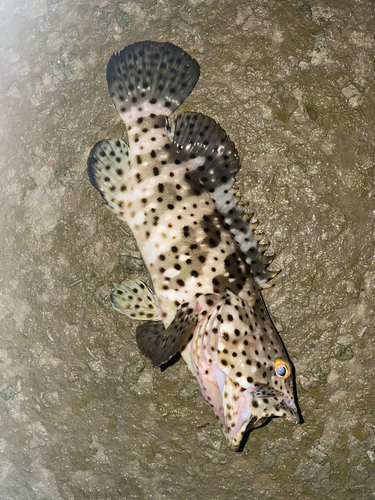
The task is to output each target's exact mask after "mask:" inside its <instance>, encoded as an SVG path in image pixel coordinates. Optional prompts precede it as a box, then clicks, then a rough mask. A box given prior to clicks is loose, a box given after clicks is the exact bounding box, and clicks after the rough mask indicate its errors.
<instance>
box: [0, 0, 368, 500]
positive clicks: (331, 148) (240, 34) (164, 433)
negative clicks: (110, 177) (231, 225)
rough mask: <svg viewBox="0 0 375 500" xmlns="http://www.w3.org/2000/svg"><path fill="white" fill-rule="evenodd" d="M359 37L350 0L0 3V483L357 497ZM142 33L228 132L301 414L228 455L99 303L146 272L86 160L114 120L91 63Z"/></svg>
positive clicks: (122, 492) (360, 385) (25, 487)
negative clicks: (264, 247)
mask: <svg viewBox="0 0 375 500" xmlns="http://www.w3.org/2000/svg"><path fill="white" fill-rule="evenodd" d="M374 37H375V9H374V3H373V1H367V0H357V1H355V0H324V1H323V0H311V1H310V2H308V3H305V2H303V1H276V0H262V1H260V0H254V1H251V2H246V1H243V2H240V1H233V0H218V1H213V0H208V1H202V0H186V1H184V2H181V1H177V0H160V1H159V0H144V1H142V0H141V1H126V0H124V1H123V2H112V1H109V0H100V1H95V0H93V1H88V0H74V1H73V0H25V1H23V2H22V1H20V0H19V1H16V0H8V1H6V0H4V1H3V2H1V3H0V67H1V72H0V101H1V102H0V109H1V113H0V142H1V152H2V154H1V158H0V162H1V164H0V185H1V189H0V196H1V207H2V210H1V212H2V213H1V218H0V232H1V233H0V234H1V241H0V252H1V254H0V255H1V260H0V266H1V270H0V279H1V288H0V293H1V302H0V426H1V433H0V498H1V499H2V500H10V499H17V500H81V499H90V500H91V499H95V500H109V499H111V500H115V499H147V498H149V499H153V500H164V499H184V498H188V499H192V500H198V499H199V500H200V499H202V498H207V499H215V500H216V499H218V500H220V499H222V500H224V499H225V500H226V499H229V498H231V499H249V498H251V499H253V500H258V499H259V500H260V499H265V498H268V499H275V500H276V499H277V500H288V499H290V498H300V499H303V500H304V499H310V498H324V499H338V498H340V500H357V499H365V500H368V499H371V498H375V432H374V431H375V420H374V408H375V395H374V379H375V370H374V366H375V362H374V359H375V344H374V323H375V306H374V304H375V288H374V285H375V259H374V229H375V228H374V215H375V202H374V192H375V189H374V187H375V186H374V172H375V170H374V155H375V147H374V146H375V127H374V108H375V84H374V60H375V59H374V53H375V45H374ZM144 39H153V40H168V41H171V42H173V43H176V44H178V45H180V46H182V47H183V48H184V49H185V50H187V51H188V52H189V53H190V54H191V55H192V56H194V57H196V58H197V60H198V61H199V63H200V65H201V70H202V72H201V75H202V76H201V79H200V81H199V83H198V86H197V87H196V90H195V91H194V93H193V94H192V95H191V97H190V98H189V99H188V101H187V102H186V103H185V104H184V105H183V108H182V109H185V110H188V109H189V110H194V111H200V112H203V113H206V114H208V115H210V116H212V117H213V118H215V119H216V120H217V121H219V123H220V124H221V125H222V126H223V127H224V128H225V129H226V131H227V132H228V133H229V135H230V136H231V138H232V139H233V140H234V142H235V143H236V145H237V147H238V150H239V153H240V155H241V158H242V165H243V167H242V170H241V173H240V175H239V177H238V181H239V186H240V189H241V193H242V196H243V199H244V200H245V201H247V202H249V204H250V208H251V210H252V211H254V212H255V213H256V215H257V217H258V218H259V220H260V221H261V228H262V230H264V232H265V234H266V235H267V237H268V238H269V240H270V241H271V242H272V247H273V249H274V250H275V251H276V252H277V260H276V261H275V265H274V267H275V268H278V267H281V268H282V269H283V272H282V274H280V275H279V277H278V278H277V280H276V281H277V283H276V286H275V287H274V288H273V289H272V290H270V291H267V293H265V300H266V302H267V304H268V307H269V309H270V312H271V313H272V315H273V318H274V321H275V323H276V325H277V326H278V328H279V330H280V332H281V334H282V337H283V340H284V342H285V344H286V346H287V349H288V351H289V354H290V356H291V358H292V360H293V361H294V363H295V367H296V374H297V389H298V396H299V404H300V407H301V410H302V414H303V417H304V420H305V421H304V423H303V425H300V426H293V425H292V424H290V423H288V422H286V421H282V420H274V421H272V422H270V423H269V425H266V426H264V427H262V428H261V429H258V430H256V431H254V432H253V433H252V434H251V435H250V438H249V440H248V442H247V444H246V446H245V449H244V451H243V452H242V453H241V454H238V453H233V452H231V451H229V450H228V449H227V448H226V445H225V443H224V439H223V436H222V435H221V431H220V430H219V429H218V426H217V424H216V423H215V418H214V415H213V412H212V410H211V408H210V407H209V406H208V405H207V404H206V403H205V402H204V400H203V398H202V397H201V395H200V392H199V389H198V385H197V383H196V382H195V380H194V379H193V378H192V376H191V375H189V373H188V370H187V368H186V366H185V365H184V363H183V362H182V361H179V362H178V363H176V364H174V365H173V366H171V367H170V368H168V369H167V370H165V371H163V372H161V371H158V370H153V369H152V367H151V365H150V363H149V362H148V361H147V360H146V359H144V358H142V356H141V355H140V353H139V352H138V350H137V346H136V343H135V335H134V332H135V325H134V324H133V323H131V322H130V321H128V320H127V319H126V318H124V317H121V316H120V315H119V314H117V313H116V312H115V311H114V310H113V309H112V308H111V307H110V304H109V293H110V291H111V289H112V287H113V286H114V284H116V283H118V282H120V281H121V280H123V279H126V278H130V279H131V278H134V277H141V278H142V277H143V278H145V277H146V272H145V269H144V266H143V264H142V261H141V259H140V255H139V253H138V251H137V249H136V247H135V245H134V241H133V239H132V237H131V235H130V234H129V231H128V229H127V228H126V227H125V226H124V225H122V224H121V223H120V221H117V220H116V219H115V218H114V217H113V216H112V214H110V213H109V211H108V212H107V211H106V210H105V209H104V208H103V207H102V204H101V201H100V198H99V196H98V194H97V193H96V192H95V190H94V189H92V187H91V186H90V184H89V181H88V178H87V175H86V172H85V163H86V158H87V155H88V152H89V150H90V148H91V147H92V145H93V144H94V143H95V142H96V141H97V140H99V139H102V138H105V137H116V136H123V135H124V126H123V125H122V124H121V123H120V121H119V118H118V117H117V115H116V113H115V111H114V109H113V107H112V105H111V101H110V97H109V95H108V93H107V89H106V82H105V65H106V63H107V61H108V59H109V57H110V55H111V54H112V53H113V52H114V51H117V50H120V49H122V48H123V47H124V46H125V45H128V44H130V43H133V42H134V41H137V40H144Z"/></svg>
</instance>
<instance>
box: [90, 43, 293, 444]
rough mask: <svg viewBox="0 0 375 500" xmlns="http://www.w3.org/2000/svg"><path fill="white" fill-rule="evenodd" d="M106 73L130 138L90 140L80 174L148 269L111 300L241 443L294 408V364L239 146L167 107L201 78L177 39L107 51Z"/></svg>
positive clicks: (214, 127) (210, 123)
mask: <svg viewBox="0 0 375 500" xmlns="http://www.w3.org/2000/svg"><path fill="white" fill-rule="evenodd" d="M106 76H107V83H108V90H109V93H110V96H111V98H112V101H113V104H114V107H115V109H116V110H117V112H118V114H119V115H120V117H121V119H122V120H123V122H124V123H125V126H126V132H127V137H128V142H127V143H126V142H125V141H124V140H123V139H121V138H119V139H105V140H101V141H99V142H98V143H96V144H95V146H94V147H93V148H92V150H91V151H90V154H89V158H88V161H87V172H88V176H89V178H90V180H91V183H92V185H93V186H94V188H96V189H97V190H98V191H99V193H100V195H101V196H102V198H103V199H104V201H105V205H106V206H107V208H109V209H110V210H111V211H112V212H113V213H114V214H115V215H116V216H117V217H119V218H120V219H121V220H123V221H125V222H126V223H127V225H128V226H129V228H130V230H131V231H132V233H133V235H134V237H135V240H136V242H137V245H138V247H139V250H140V252H141V254H142V258H143V261H144V263H145V265H146V267H147V269H148V272H149V275H150V284H147V283H145V282H144V281H142V280H139V279H135V280H127V281H124V282H123V283H121V284H119V285H118V286H117V287H116V288H115V290H114V291H113V292H112V294H111V302H112V305H113V307H114V308H115V309H116V310H117V311H119V312H120V313H122V314H125V315H127V316H128V317H130V318H133V319H134V320H141V321H143V323H142V324H140V325H139V326H138V327H137V328H136V340H137V344H138V346H139V349H140V351H141V353H142V354H144V355H145V356H146V357H148V358H149V359H150V360H151V362H152V364H153V365H154V366H162V365H164V364H165V363H167V362H168V361H169V360H170V359H171V358H172V357H173V356H175V355H176V354H177V353H180V354H181V356H182V358H183V359H184V360H185V362H186V363H187V366H188V368H189V369H190V371H191V372H192V373H193V374H194V375H195V377H196V379H197V381H198V383H199V386H200V389H201V392H202V395H203V397H204V398H205V399H206V400H207V402H208V403H210V404H211V406H212V407H213V410H214V413H215V415H216V417H217V419H218V421H219V423H220V426H221V428H222V430H223V433H224V436H225V438H226V440H227V443H228V446H229V448H230V449H232V450H234V451H238V450H239V449H240V447H241V446H242V445H241V443H242V441H243V440H244V436H245V434H246V435H248V433H249V431H250V430H252V429H253V428H255V427H259V426H260V425H262V424H263V423H265V422H266V421H267V420H268V419H271V418H272V417H282V418H286V419H288V420H290V421H292V422H294V423H298V422H299V421H300V416H299V409H298V407H297V402H296V394H295V389H294V376H295V375H294V368H293V365H292V363H291V361H290V359H289V357H288V354H287V352H286V349H285V347H284V345H283V343H282V341H281V339H280V336H279V334H278V332H277V331H276V328H275V326H274V325H273V322H272V320H271V318H270V316H269V313H268V311H267V308H266V306H265V303H264V301H263V298H262V293H261V292H262V290H263V289H265V288H267V287H269V286H272V283H270V282H271V280H272V279H273V278H274V277H275V275H276V274H277V272H275V271H271V270H270V269H269V265H270V264H271V262H272V261H273V258H274V256H273V255H272V256H270V255H267V254H266V253H265V252H266V250H267V248H268V245H269V244H263V243H261V241H262V237H263V235H262V234H260V233H257V232H256V228H257V225H258V223H257V222H254V221H253V219H252V215H250V214H246V213H245V209H246V205H244V204H242V203H241V201H240V198H239V196H238V194H237V189H236V188H235V187H234V183H235V175H236V174H237V172H238V171H239V168H240V161H239V156H238V154H237V150H236V147H235V145H234V143H233V142H232V141H231V140H230V138H229V137H228V136H227V134H226V133H225V131H224V130H223V129H222V128H221V126H220V125H219V124H218V123H216V122H215V120H213V119H211V118H210V117H208V116H206V115H204V114H202V113H197V112H183V113H180V114H176V115H173V116H171V115H172V113H174V112H175V111H176V110H177V108H178V107H179V106H180V105H181V104H182V103H183V102H184V101H185V100H186V98H187V97H188V96H189V95H190V93H191V92H192V90H193V88H194V87H195V85H196V83H197V81H198V79H199V76H200V66H199V64H198V62H197V61H196V60H195V59H194V58H192V57H191V56H190V55H189V54H188V53H187V52H185V51H184V50H183V49H181V48H180V47H178V46H176V45H173V44H172V43H169V42H154V41H143V42H136V43H133V44H131V45H129V46H127V47H125V48H124V49H123V50H121V51H120V52H117V53H114V54H113V55H112V57H111V58H110V60H109V62H108V65H107V73H106ZM245 440H246V439H245Z"/></svg>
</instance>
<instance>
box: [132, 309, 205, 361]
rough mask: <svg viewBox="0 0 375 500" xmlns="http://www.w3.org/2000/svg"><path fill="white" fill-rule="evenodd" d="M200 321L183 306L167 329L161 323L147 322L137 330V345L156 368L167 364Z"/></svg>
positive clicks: (195, 314) (192, 312) (191, 311)
mask: <svg viewBox="0 0 375 500" xmlns="http://www.w3.org/2000/svg"><path fill="white" fill-rule="evenodd" d="M197 320H198V314H197V313H195V312H194V311H193V309H192V308H190V307H189V304H182V305H181V306H180V307H179V309H178V310H177V314H176V316H175V318H174V320H173V321H172V323H171V324H170V325H169V326H168V328H165V327H164V325H163V323H162V322H161V321H147V322H146V323H143V325H140V326H138V328H137V343H138V347H139V349H140V351H141V352H142V354H144V355H145V356H147V357H148V358H150V359H151V361H152V364H153V365H154V366H160V365H162V364H164V363H166V362H167V361H168V360H169V359H171V357H172V356H174V355H175V354H177V353H178V351H180V350H181V349H182V348H183V347H184V346H185V344H186V343H187V342H188V340H189V338H190V336H191V335H192V333H193V331H194V328H195V325H196V323H197Z"/></svg>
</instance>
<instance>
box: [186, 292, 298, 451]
mask: <svg viewBox="0 0 375 500" xmlns="http://www.w3.org/2000/svg"><path fill="white" fill-rule="evenodd" d="M258 303H259V306H255V305H254V304H252V305H250V304H249V303H248V302H246V301H245V300H243V299H241V298H240V297H238V296H236V295H235V294H233V293H232V292H230V291H229V290H227V292H226V296H225V297H224V298H223V299H222V300H220V301H219V302H218V304H217V305H216V306H215V307H214V308H213V309H212V310H211V312H210V313H209V314H206V315H205V320H204V321H203V322H201V324H200V325H198V330H199V332H198V334H197V335H196V336H195V337H194V339H193V346H192V351H193V357H194V364H195V371H196V374H197V378H198V381H199V383H200V386H201V390H202V393H203V395H204V397H205V398H206V399H207V400H208V401H209V402H210V403H211V405H212V406H213V408H214V411H215V413H216V416H217V418H218V420H219V422H220V425H221V427H222V429H223V432H224V434H225V436H226V438H227V441H228V445H229V447H230V448H231V449H233V450H238V448H239V446H240V444H241V441H242V438H243V436H244V434H245V432H246V431H247V430H249V429H252V428H255V427H259V426H260V425H262V424H263V423H264V422H265V421H266V420H267V419H269V418H271V417H282V418H286V419H288V420H290V421H292V422H294V423H298V422H299V421H300V417H299V413H298V409H297V406H296V403H295V395H294V385H293V378H294V373H293V366H292V364H291V362H290V360H289V358H288V356H287V353H286V351H285V348H284V346H283V343H282V341H281V339H280V337H279V335H278V333H277V331H276V329H275V327H274V326H273V324H272V321H271V320H270V318H269V316H268V313H267V310H266V309H265V306H264V304H263V302H262V301H261V299H260V300H258Z"/></svg>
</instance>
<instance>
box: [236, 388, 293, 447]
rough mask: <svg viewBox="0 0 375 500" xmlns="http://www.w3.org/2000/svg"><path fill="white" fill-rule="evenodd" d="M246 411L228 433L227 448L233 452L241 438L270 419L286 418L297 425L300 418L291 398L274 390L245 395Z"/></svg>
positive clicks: (239, 445)
mask: <svg viewBox="0 0 375 500" xmlns="http://www.w3.org/2000/svg"><path fill="white" fill-rule="evenodd" d="M247 396H248V397H247V411H246V413H243V415H242V418H241V416H240V415H239V420H238V422H237V426H236V428H235V429H233V431H232V432H230V431H229V432H228V434H227V441H228V446H229V448H230V449H231V450H233V451H238V450H239V449H240V447H241V443H242V441H243V437H244V435H245V434H248V433H249V432H250V431H252V430H253V429H255V428H257V427H260V426H261V425H263V424H264V423H266V422H267V421H268V420H269V419H270V418H272V417H281V418H286V419H287V420H289V421H291V422H293V423H296V424H298V423H299V422H300V416H299V413H298V410H297V406H296V404H295V402H294V400H293V399H292V398H286V397H285V394H282V393H281V392H279V391H276V390H274V389H270V388H267V389H264V390H257V391H254V392H252V393H248V394H247Z"/></svg>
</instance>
